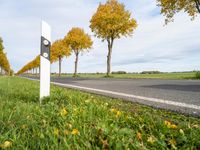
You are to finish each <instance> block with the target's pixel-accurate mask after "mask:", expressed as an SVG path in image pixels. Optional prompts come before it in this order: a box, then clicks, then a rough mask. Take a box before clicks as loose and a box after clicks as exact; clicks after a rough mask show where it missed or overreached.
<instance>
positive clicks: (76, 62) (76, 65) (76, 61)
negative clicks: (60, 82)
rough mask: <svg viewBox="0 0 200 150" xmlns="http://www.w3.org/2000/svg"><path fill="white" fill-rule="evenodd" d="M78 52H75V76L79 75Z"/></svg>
mask: <svg viewBox="0 0 200 150" xmlns="http://www.w3.org/2000/svg"><path fill="white" fill-rule="evenodd" d="M78 54H79V52H78V51H77V52H75V55H76V60H75V70H74V77H77V68H78Z"/></svg>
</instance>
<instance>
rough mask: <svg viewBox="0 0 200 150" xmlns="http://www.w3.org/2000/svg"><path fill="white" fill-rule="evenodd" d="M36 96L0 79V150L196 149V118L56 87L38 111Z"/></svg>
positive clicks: (16, 81) (17, 82) (199, 125)
mask: <svg viewBox="0 0 200 150" xmlns="http://www.w3.org/2000/svg"><path fill="white" fill-rule="evenodd" d="M38 91H39V83H38V82H37V81H29V80H26V79H20V78H17V77H0V146H1V148H6V146H7V147H8V148H9V149H31V150H34V149H35V150H38V149H45V150H46V149H56V150H57V149H120V150H121V149H141V150H142V149H183V150H186V149H200V136H199V135H200V119H198V118H192V117H186V116H183V115H178V114H174V113H171V112H167V111H162V110H156V109H153V108H150V107H146V106H142V105H138V104H135V103H130V102H124V101H121V100H117V99H111V98H107V97H102V96H97V95H94V94H88V93H85V92H80V91H76V90H70V89H63V88H59V87H56V86H52V87H51V97H49V98H46V99H44V103H43V104H42V105H40V104H39V96H38V95H39V93H38ZM6 141H7V142H6ZM1 148H0V149H1Z"/></svg>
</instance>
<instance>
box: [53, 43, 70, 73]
mask: <svg viewBox="0 0 200 150" xmlns="http://www.w3.org/2000/svg"><path fill="white" fill-rule="evenodd" d="M70 54H71V53H70V49H69V46H68V45H67V44H66V43H65V42H64V41H63V40H57V41H55V42H54V43H53V44H52V46H51V62H55V61H57V60H58V61H59V76H61V63H62V58H63V57H64V56H66V57H67V56H69V55H70Z"/></svg>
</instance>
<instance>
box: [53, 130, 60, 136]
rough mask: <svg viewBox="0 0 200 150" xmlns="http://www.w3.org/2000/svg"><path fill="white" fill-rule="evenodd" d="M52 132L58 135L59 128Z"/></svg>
mask: <svg viewBox="0 0 200 150" xmlns="http://www.w3.org/2000/svg"><path fill="white" fill-rule="evenodd" d="M53 134H54V135H56V136H58V135H59V130H58V129H57V128H55V129H54V131H53Z"/></svg>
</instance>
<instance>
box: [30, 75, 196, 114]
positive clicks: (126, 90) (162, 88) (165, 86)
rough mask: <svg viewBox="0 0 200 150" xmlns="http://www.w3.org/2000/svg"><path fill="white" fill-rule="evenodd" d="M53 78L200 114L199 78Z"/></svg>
mask: <svg viewBox="0 0 200 150" xmlns="http://www.w3.org/2000/svg"><path fill="white" fill-rule="evenodd" d="M32 78H33V77H32ZM51 82H53V83H54V84H56V85H59V86H62V87H68V88H75V89H79V90H83V91H89V92H91V93H96V94H101V95H106V96H110V97H114V98H122V99H125V100H129V101H133V102H137V103H141V104H145V105H149V106H152V107H155V108H161V109H167V110H171V111H176V112H179V113H183V114H187V115H192V116H197V117H200V81H198V80H160V79H106V78H98V79H90V78H77V79H74V78H69V77H67V78H66V77H61V78H58V77H51Z"/></svg>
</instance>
